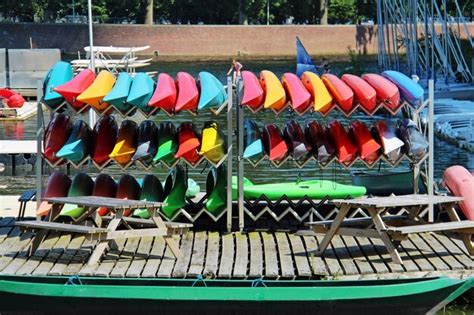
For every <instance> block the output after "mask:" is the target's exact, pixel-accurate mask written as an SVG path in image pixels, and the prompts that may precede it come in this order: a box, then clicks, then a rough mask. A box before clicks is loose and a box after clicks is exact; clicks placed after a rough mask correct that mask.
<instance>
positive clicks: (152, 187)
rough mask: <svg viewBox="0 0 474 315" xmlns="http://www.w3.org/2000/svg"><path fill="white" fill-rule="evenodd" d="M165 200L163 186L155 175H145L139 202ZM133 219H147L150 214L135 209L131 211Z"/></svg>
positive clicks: (146, 211)
mask: <svg viewBox="0 0 474 315" xmlns="http://www.w3.org/2000/svg"><path fill="white" fill-rule="evenodd" d="M164 199H165V196H164V191H163V185H162V184H161V182H160V180H159V179H158V178H157V177H156V176H155V175H151V174H148V175H145V177H143V180H142V188H141V192H140V200H144V201H159V202H161V201H163V200H164ZM133 216H134V217H139V218H142V219H149V218H150V213H149V212H148V210H147V209H136V210H135V211H133Z"/></svg>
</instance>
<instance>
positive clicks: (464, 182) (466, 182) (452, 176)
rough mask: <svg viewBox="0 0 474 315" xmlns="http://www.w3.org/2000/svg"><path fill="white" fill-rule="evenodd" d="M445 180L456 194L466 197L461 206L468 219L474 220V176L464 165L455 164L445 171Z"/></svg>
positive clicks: (450, 189)
mask: <svg viewBox="0 0 474 315" xmlns="http://www.w3.org/2000/svg"><path fill="white" fill-rule="evenodd" d="M443 182H444V185H445V186H446V188H447V189H448V190H449V191H450V192H451V193H452V194H453V195H454V196H457V197H463V198H464V200H463V201H462V202H460V203H459V208H461V211H462V213H463V214H464V216H465V217H466V218H467V219H468V220H474V176H473V175H472V174H471V173H469V171H468V170H467V169H465V168H464V167H462V166H460V165H454V166H451V167H448V168H447V169H446V170H445V171H444V173H443Z"/></svg>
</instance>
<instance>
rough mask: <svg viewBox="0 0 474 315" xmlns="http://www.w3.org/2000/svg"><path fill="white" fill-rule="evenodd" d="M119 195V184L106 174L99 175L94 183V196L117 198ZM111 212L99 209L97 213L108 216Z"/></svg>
mask: <svg viewBox="0 0 474 315" xmlns="http://www.w3.org/2000/svg"><path fill="white" fill-rule="evenodd" d="M116 195H117V183H116V182H115V180H114V179H113V178H112V177H111V176H110V175H109V174H105V173H100V174H99V175H97V177H96V178H95V181H94V188H93V189H92V196H97V197H108V198H115V196H116ZM108 212H109V210H108V209H107V208H103V207H101V208H99V209H97V213H98V214H99V215H101V216H104V215H106V214H107V213H108Z"/></svg>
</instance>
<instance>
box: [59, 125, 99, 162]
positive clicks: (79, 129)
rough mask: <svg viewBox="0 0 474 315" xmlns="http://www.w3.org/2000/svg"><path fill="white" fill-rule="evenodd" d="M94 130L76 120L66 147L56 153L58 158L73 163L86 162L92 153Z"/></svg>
mask: <svg viewBox="0 0 474 315" xmlns="http://www.w3.org/2000/svg"><path fill="white" fill-rule="evenodd" d="M93 140H94V139H93V136H92V130H91V128H90V127H89V125H88V124H87V123H86V122H84V121H83V120H80V119H79V120H76V121H75V122H74V124H73V125H72V128H71V133H70V135H69V138H68V139H67V141H66V143H65V144H64V146H63V147H62V148H61V149H60V150H59V151H58V152H57V153H56V157H58V158H63V159H67V160H69V161H71V162H73V163H76V164H77V163H79V162H81V161H82V160H84V159H85V158H86V157H87V156H88V155H89V154H90V153H91V151H92V146H93Z"/></svg>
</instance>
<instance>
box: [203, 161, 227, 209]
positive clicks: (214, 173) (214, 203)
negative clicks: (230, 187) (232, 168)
mask: <svg viewBox="0 0 474 315" xmlns="http://www.w3.org/2000/svg"><path fill="white" fill-rule="evenodd" d="M206 195H207V201H206V209H207V211H209V212H210V213H212V214H213V215H214V216H218V215H219V214H221V213H222V211H224V210H225V209H226V208H227V168H226V167H225V165H221V166H219V167H218V168H215V167H211V169H210V170H209V173H208V174H207V179H206Z"/></svg>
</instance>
